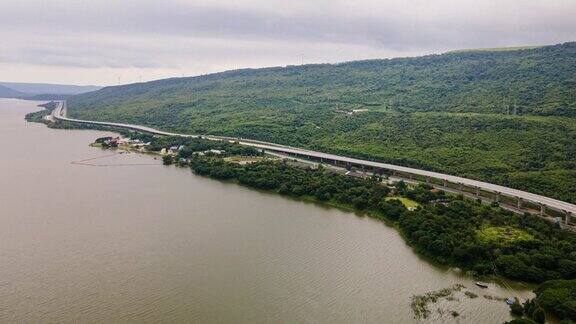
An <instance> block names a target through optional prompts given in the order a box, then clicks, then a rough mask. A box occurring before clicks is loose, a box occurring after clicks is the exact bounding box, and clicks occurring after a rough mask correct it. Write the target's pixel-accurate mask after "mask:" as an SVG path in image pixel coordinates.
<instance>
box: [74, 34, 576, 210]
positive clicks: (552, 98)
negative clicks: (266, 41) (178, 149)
mask: <svg viewBox="0 0 576 324" xmlns="http://www.w3.org/2000/svg"><path fill="white" fill-rule="evenodd" d="M68 107H69V114H70V115H71V116H72V117H77V118H84V119H93V120H106V121H121V122H129V123H138V124H144V125H149V126H153V127H157V128H161V129H165V130H172V131H179V132H186V133H199V134H214V135H230V136H240V137H245V138H251V139H258V140H264V141H270V142H275V143H281V144H289V145H294V146H300V147H307V148H313V149H317V150H321V151H327V152H333V153H340V154H344V155H349V156H355V157H360V158H365V159H372V160H379V161H384V162H391V163H396V164H401V165H407V166H415V167H420V168H424V169H428V170H434V171H440V172H446V173H451V174H456V175H461V176H466V177H471V178H476V179H480V180H485V181H491V182H496V183H499V184H503V185H507V186H512V187H515V188H519V189H523V190H528V191H531V192H535V193H540V194H545V195H548V196H553V197H556V198H559V199H562V200H566V201H570V202H576V171H575V169H576V119H575V118H576V43H565V44H561V45H555V46H545V47H539V48H532V49H520V50H511V51H468V52H452V53H446V54H442V55H429V56H424V57H417V58H399V59H387V60H368V61H357V62H348V63H342V64H319V65H304V66H289V67H279V68H265V69H246V70H236V71H228V72H223V73H217V74H210V75H204V76H199V77H191V78H174V79H166V80H159V81H153V82H148V83H139V84H132V85H125V86H117V87H107V88H104V89H101V90H99V91H96V92H92V93H86V94H82V95H78V96H73V97H71V98H69V99H68ZM354 110H357V111H356V112H354ZM358 110H361V111H358Z"/></svg>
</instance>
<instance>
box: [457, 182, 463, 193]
mask: <svg viewBox="0 0 576 324" xmlns="http://www.w3.org/2000/svg"><path fill="white" fill-rule="evenodd" d="M462 187H463V185H462V182H459V183H458V190H460V191H462Z"/></svg>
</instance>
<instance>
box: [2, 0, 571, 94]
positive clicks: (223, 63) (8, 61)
mask: <svg viewBox="0 0 576 324" xmlns="http://www.w3.org/2000/svg"><path fill="white" fill-rule="evenodd" d="M574 13H576V2H575V1H572V0H508V1H496V0H484V1H472V0H427V1H425V0H404V1H402V0H397V1H376V0H361V1H353V2H352V1H340V0H331V1H328V0H316V1H313V0H308V1H304V0H303V1H279V0H244V1H242V0H236V1H223V0H212V1H208V0H197V1H183V0H164V1H151V0H132V1H111V0H108V1H77V0H60V1H58V0H52V1H42V0H38V1H31V0H30V1H21V0H20V1H16V0H3V1H2V3H0V37H2V39H3V42H2V43H0V71H3V70H6V71H10V70H11V69H12V68H13V66H14V65H20V66H29V67H30V66H43V69H46V67H50V66H54V67H58V69H59V70H62V69H66V68H67V67H68V68H69V69H70V71H83V72H74V74H70V76H69V78H76V79H75V80H77V82H105V83H106V82H111V81H112V80H115V79H116V76H115V75H114V76H110V77H108V78H107V77H104V76H97V77H96V75H97V72H96V71H98V70H99V69H100V70H102V69H106V70H108V71H116V72H117V73H116V74H130V75H132V76H134V75H136V74H138V73H142V70H146V71H147V74H149V75H150V76H151V77H164V76H165V75H164V74H165V73H174V72H175V71H181V72H180V73H185V74H197V73H206V72H214V71H218V70H221V69H229V68H238V67H243V66H251V67H257V66H267V65H285V64H294V63H298V62H299V61H300V60H301V58H300V57H301V54H304V56H305V58H306V61H308V62H337V61H345V60H351V59H361V58H377V57H390V56H405V55H416V54H425V53H431V52H440V51H444V50H448V49H457V48H469V47H497V46H513V45H523V44H550V43H558V42H563V41H569V40H573V39H575V38H576V37H575V36H576V20H575V19H573V16H574ZM76 73H78V75H76ZM4 75H6V73H3V78H6V76H4ZM18 77H19V78H22V77H31V78H34V76H25V75H20V76H18ZM75 80H70V81H75ZM92 80H93V81H92ZM36 81H55V80H36Z"/></svg>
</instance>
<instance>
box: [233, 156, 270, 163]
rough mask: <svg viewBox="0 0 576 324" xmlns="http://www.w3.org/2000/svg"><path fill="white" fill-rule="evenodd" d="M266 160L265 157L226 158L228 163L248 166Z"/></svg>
mask: <svg viewBox="0 0 576 324" xmlns="http://www.w3.org/2000/svg"><path fill="white" fill-rule="evenodd" d="M262 160H264V157H261V156H239V155H235V156H230V157H226V158H224V161H226V162H232V163H238V164H246V163H254V162H259V161H262Z"/></svg>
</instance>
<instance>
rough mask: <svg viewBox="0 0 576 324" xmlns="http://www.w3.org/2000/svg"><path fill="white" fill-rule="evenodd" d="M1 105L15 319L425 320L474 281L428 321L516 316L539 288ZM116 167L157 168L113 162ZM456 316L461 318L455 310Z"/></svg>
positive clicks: (2, 289) (3, 270)
mask: <svg viewBox="0 0 576 324" xmlns="http://www.w3.org/2000/svg"><path fill="white" fill-rule="evenodd" d="M35 104H36V103H34V102H25V101H17V100H6V99H3V100H0V148H1V149H2V153H1V158H0V322H28V323H31V322H198V323H212V322H216V323H264V322H267V323H350V322H366V323H413V322H418V321H417V320H416V319H414V318H413V314H412V311H411V309H410V297H411V296H412V295H414V294H422V293H425V292H427V291H431V290H436V289H440V288H443V287H447V286H450V285H452V284H454V283H462V284H464V285H465V286H467V287H469V288H470V290H472V291H474V292H476V293H478V294H479V295H480V297H479V298H475V299H469V298H459V299H460V301H455V302H443V303H440V304H439V305H435V306H432V307H431V309H432V310H433V312H432V316H431V318H429V319H427V320H425V321H423V320H420V322H435V323H441V322H461V323H501V322H503V321H504V320H507V319H509V315H508V309H507V306H506V305H505V304H504V303H503V302H497V301H490V300H487V299H485V298H483V297H482V295H483V294H490V295H496V296H503V297H505V296H511V295H520V296H528V295H529V292H528V290H527V289H526V288H522V287H515V288H514V289H512V290H507V289H504V288H501V287H499V286H497V285H492V286H491V287H490V288H489V289H487V290H481V289H480V288H477V287H475V286H474V281H473V279H472V278H469V277H466V276H462V275H460V274H459V273H458V272H457V271H454V270H449V269H444V268H440V267H436V266H433V265H431V264H430V263H428V262H426V261H425V260H422V259H421V258H419V257H418V256H416V255H415V254H414V252H413V251H412V250H411V249H410V248H409V247H407V246H406V244H405V243H404V242H403V240H402V238H401V237H400V236H399V235H398V233H397V232H396V231H395V230H394V229H392V228H390V227H387V226H385V225H384V224H382V223H380V222H377V221H374V220H371V219H369V218H362V217H358V216H355V215H354V214H351V213H347V212H343V211H339V210H336V209H329V208H323V207H321V206H318V205H314V204H308V203H304V202H299V201H294V200H290V199H286V198H284V197H280V196H277V195H273V194H267V193H261V192H258V191H254V190H250V189H246V188H243V187H240V186H237V185H233V184H225V183H221V182H218V181H214V180H210V179H207V178H202V177H198V176H195V175H193V174H191V172H190V171H189V170H187V169H179V168H175V167H164V166H162V165H159V164H160V162H159V161H158V160H154V159H153V158H152V157H150V156H139V155H137V154H122V155H121V154H115V155H114V156H111V157H107V158H102V159H99V160H95V162H96V163H99V164H109V165H113V166H107V167H92V166H82V165H74V164H71V163H70V162H72V161H77V160H82V159H86V158H91V157H98V156H103V155H107V154H110V153H114V152H111V151H103V150H100V149H96V148H90V147H89V146H88V143H90V142H92V141H93V140H94V139H95V138H97V137H100V136H104V135H106V134H107V133H105V132H98V131H76V130H52V129H48V128H46V127H45V126H44V125H41V124H33V123H26V122H25V121H24V119H23V117H24V115H25V114H26V113H27V112H30V111H33V110H37V108H35ZM115 164H123V165H124V164H145V165H133V166H114V165H115ZM439 307H440V308H444V309H450V310H456V311H458V312H459V313H460V314H461V318H459V319H456V320H455V319H452V317H451V316H450V315H447V314H444V315H441V314H440V313H439V312H437V311H436V309H437V308H439Z"/></svg>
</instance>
